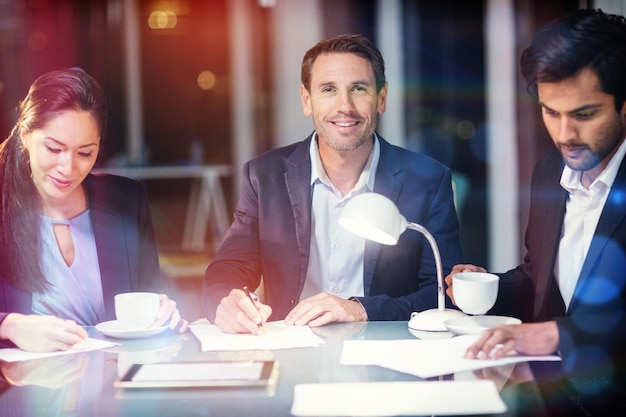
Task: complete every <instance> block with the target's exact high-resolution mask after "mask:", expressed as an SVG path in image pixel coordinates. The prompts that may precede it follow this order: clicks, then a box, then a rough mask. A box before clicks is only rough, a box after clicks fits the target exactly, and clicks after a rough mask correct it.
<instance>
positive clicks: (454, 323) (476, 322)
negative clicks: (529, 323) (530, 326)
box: [444, 316, 522, 335]
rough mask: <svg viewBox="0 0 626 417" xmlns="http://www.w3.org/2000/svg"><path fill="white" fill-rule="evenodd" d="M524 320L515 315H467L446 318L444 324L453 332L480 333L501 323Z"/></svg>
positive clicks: (517, 322)
mask: <svg viewBox="0 0 626 417" xmlns="http://www.w3.org/2000/svg"><path fill="white" fill-rule="evenodd" d="M521 322H522V321H521V320H520V319H516V318H515V317H506V316H467V317H459V318H454V319H450V320H446V321H445V323H444V325H445V326H446V327H447V328H448V330H450V331H451V332H452V333H454V334H456V335H461V334H480V333H482V331H483V330H486V329H491V328H492V327H496V326H499V325H500V324H520V323H521Z"/></svg>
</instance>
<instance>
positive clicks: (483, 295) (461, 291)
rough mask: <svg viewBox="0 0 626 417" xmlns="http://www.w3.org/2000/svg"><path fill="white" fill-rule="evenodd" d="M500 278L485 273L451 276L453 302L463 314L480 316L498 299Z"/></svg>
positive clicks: (461, 273)
mask: <svg viewBox="0 0 626 417" xmlns="http://www.w3.org/2000/svg"><path fill="white" fill-rule="evenodd" d="M499 283H500V277H499V276H498V275H495V274H490V273H487V272H460V273H458V274H454V275H453V276H452V291H453V294H454V302H455V303H456V305H457V307H459V308H460V309H461V310H462V311H463V312H464V313H466V314H472V315H482V314H485V313H486V312H487V311H489V310H490V309H491V307H493V305H494V304H495V303H496V298H498V285H499Z"/></svg>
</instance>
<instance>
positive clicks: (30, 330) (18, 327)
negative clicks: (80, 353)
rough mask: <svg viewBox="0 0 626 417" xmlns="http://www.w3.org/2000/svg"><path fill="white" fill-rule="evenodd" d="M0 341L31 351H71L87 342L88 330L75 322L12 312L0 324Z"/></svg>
mask: <svg viewBox="0 0 626 417" xmlns="http://www.w3.org/2000/svg"><path fill="white" fill-rule="evenodd" d="M0 338H2V339H8V340H10V341H11V342H13V343H15V345H16V346H17V347H18V348H20V349H22V350H26V351H29V352H52V351H55V350H68V349H70V348H71V347H72V346H74V345H75V344H77V343H81V342H84V341H85V340H87V331H86V330H85V329H84V328H83V327H82V326H79V325H78V324H76V322H74V321H73V320H64V319H60V318H58V317H54V316H40V315H37V314H20V313H11V314H9V315H7V316H6V317H5V318H4V320H3V321H2V323H0Z"/></svg>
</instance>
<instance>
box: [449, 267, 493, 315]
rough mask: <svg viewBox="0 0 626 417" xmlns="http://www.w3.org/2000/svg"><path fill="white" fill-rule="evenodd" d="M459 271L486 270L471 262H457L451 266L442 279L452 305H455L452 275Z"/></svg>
mask: <svg viewBox="0 0 626 417" xmlns="http://www.w3.org/2000/svg"><path fill="white" fill-rule="evenodd" d="M461 272H487V270H486V269H485V268H482V267H480V266H476V265H471V264H458V265H454V266H453V267H452V270H451V271H450V273H449V274H448V275H446V278H445V279H444V280H445V282H446V287H447V288H446V294H447V295H448V297H450V300H451V301H452V304H454V305H456V302H454V293H453V290H452V276H453V275H454V274H458V273H461Z"/></svg>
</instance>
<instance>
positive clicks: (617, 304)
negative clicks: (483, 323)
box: [496, 150, 626, 375]
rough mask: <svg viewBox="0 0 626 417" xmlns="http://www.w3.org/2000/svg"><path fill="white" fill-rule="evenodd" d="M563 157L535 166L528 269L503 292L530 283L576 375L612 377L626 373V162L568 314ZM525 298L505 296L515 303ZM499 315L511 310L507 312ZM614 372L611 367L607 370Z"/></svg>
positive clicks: (536, 317) (504, 279)
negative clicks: (562, 287)
mask: <svg viewBox="0 0 626 417" xmlns="http://www.w3.org/2000/svg"><path fill="white" fill-rule="evenodd" d="M563 166H564V165H563V159H562V158H561V155H560V153H559V152H558V151H557V150H554V151H552V152H550V153H548V154H547V155H545V156H544V157H543V158H542V159H541V160H540V161H539V162H538V164H537V166H536V167H535V171H534V174H533V178H532V185H531V206H530V215H529V222H528V227H527V230H526V242H525V243H526V249H527V253H526V255H525V258H524V262H523V264H522V265H520V266H518V267H517V268H515V269H513V270H511V271H509V272H507V273H505V274H501V281H500V282H501V289H502V288H503V285H504V288H506V285H507V284H510V283H513V282H523V281H525V282H527V283H530V285H531V286H532V288H533V289H534V296H533V298H534V300H532V299H528V300H524V302H525V303H526V304H530V305H532V306H533V308H532V312H531V314H530V315H529V316H527V317H524V318H525V319H527V320H531V321H546V320H556V321H557V324H558V329H559V340H560V343H559V352H560V353H561V356H562V358H563V367H564V369H565V370H566V371H568V373H573V374H575V373H578V372H583V373H585V374H586V373H588V372H593V373H596V372H597V373H600V374H603V375H607V374H609V375H610V374H611V373H613V372H615V371H616V370H618V369H626V368H624V365H625V364H626V362H625V358H626V161H624V162H622V164H621V166H620V168H619V172H618V174H617V177H616V178H615V181H614V183H613V186H612V187H611V191H610V193H609V196H608V198H607V201H606V203H605V205H604V209H603V211H602V214H601V216H600V219H599V221H598V226H597V228H596V231H595V234H594V236H593V239H592V241H591V244H590V246H589V251H588V253H587V257H586V258H585V260H584V263H583V267H582V270H581V272H580V276H579V279H578V283H577V285H576V288H575V291H574V296H573V299H572V301H571V303H570V307H569V309H568V310H567V312H565V307H564V303H563V299H562V298H561V295H560V292H559V289H558V284H557V282H556V280H555V277H554V265H555V262H556V257H557V252H558V246H559V241H560V238H561V229H562V225H563V217H564V215H565V204H566V201H567V192H566V191H565V190H564V189H563V188H562V187H561V186H560V184H559V182H560V178H561V173H562V171H563ZM519 297H520V293H519V292H516V293H511V292H506V291H503V292H501V294H500V295H499V302H501V299H508V302H506V303H501V307H502V306H503V304H508V305H513V304H516V303H517V302H518V301H519V300H517V301H516V299H518V298H519ZM496 312H497V313H510V314H515V312H512V311H506V309H501V310H500V311H496ZM607 368H608V369H607Z"/></svg>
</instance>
